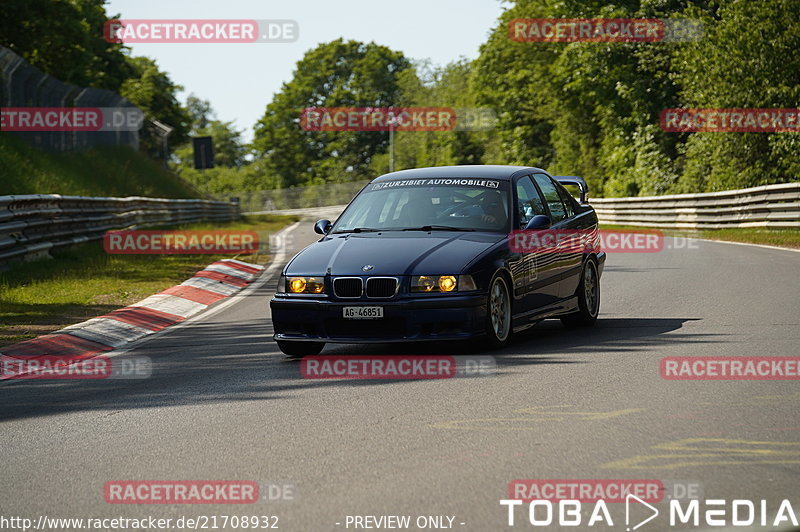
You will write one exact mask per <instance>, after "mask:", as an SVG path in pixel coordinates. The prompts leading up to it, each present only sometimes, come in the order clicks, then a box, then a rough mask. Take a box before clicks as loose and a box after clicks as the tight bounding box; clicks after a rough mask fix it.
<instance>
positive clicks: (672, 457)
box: [600, 438, 800, 470]
mask: <svg viewBox="0 0 800 532" xmlns="http://www.w3.org/2000/svg"><path fill="white" fill-rule="evenodd" d="M651 449H654V450H656V451H668V452H669V454H662V453H658V452H656V454H650V455H640V456H634V457H631V458H623V459H622V460H616V461H614V462H609V463H606V464H603V465H601V466H600V467H601V468H602V469H647V470H653V469H678V468H681V467H699V466H716V465H737V464H740V465H741V464H800V442H772V441H750V440H731V439H724V438H687V439H683V440H676V441H673V442H667V443H660V444H658V445H654V446H653V447H651Z"/></svg>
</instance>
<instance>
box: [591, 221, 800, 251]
mask: <svg viewBox="0 0 800 532" xmlns="http://www.w3.org/2000/svg"><path fill="white" fill-rule="evenodd" d="M600 229H608V230H619V231H637V230H638V231H643V230H648V229H649V230H651V231H652V230H653V229H654V228H646V227H636V226H630V225H610V224H600ZM657 230H658V231H661V232H662V233H663V234H664V235H666V236H685V237H692V238H703V239H706V240H720V241H723V242H744V243H747V244H762V245H766V246H778V247H784V248H793V249H800V229H758V228H752V229H750V228H742V229H738V228H734V229H715V230H705V231H686V230H677V229H663V228H657Z"/></svg>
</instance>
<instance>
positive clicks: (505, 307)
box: [486, 272, 512, 348]
mask: <svg viewBox="0 0 800 532" xmlns="http://www.w3.org/2000/svg"><path fill="white" fill-rule="evenodd" d="M511 334H512V329H511V293H510V292H509V290H508V282H507V281H506V278H505V277H504V276H503V274H502V273H500V272H497V273H495V274H494V277H492V282H491V283H489V293H488V295H487V298H486V343H487V344H488V347H489V348H497V347H502V346H504V345H506V344H507V343H508V342H509V341H510V340H511Z"/></svg>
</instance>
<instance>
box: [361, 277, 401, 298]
mask: <svg viewBox="0 0 800 532" xmlns="http://www.w3.org/2000/svg"><path fill="white" fill-rule="evenodd" d="M395 292H397V279H394V278H392V277H371V278H369V279H367V297H392V296H393V295H394V294H395Z"/></svg>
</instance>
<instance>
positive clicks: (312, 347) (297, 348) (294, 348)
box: [278, 340, 325, 358]
mask: <svg viewBox="0 0 800 532" xmlns="http://www.w3.org/2000/svg"><path fill="white" fill-rule="evenodd" d="M323 347H325V342H285V341H282V340H278V349H280V350H281V351H283V354H284V355H286V356H287V357H289V358H302V357H304V356H309V355H318V354H319V353H320V351H322V348H323Z"/></svg>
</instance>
